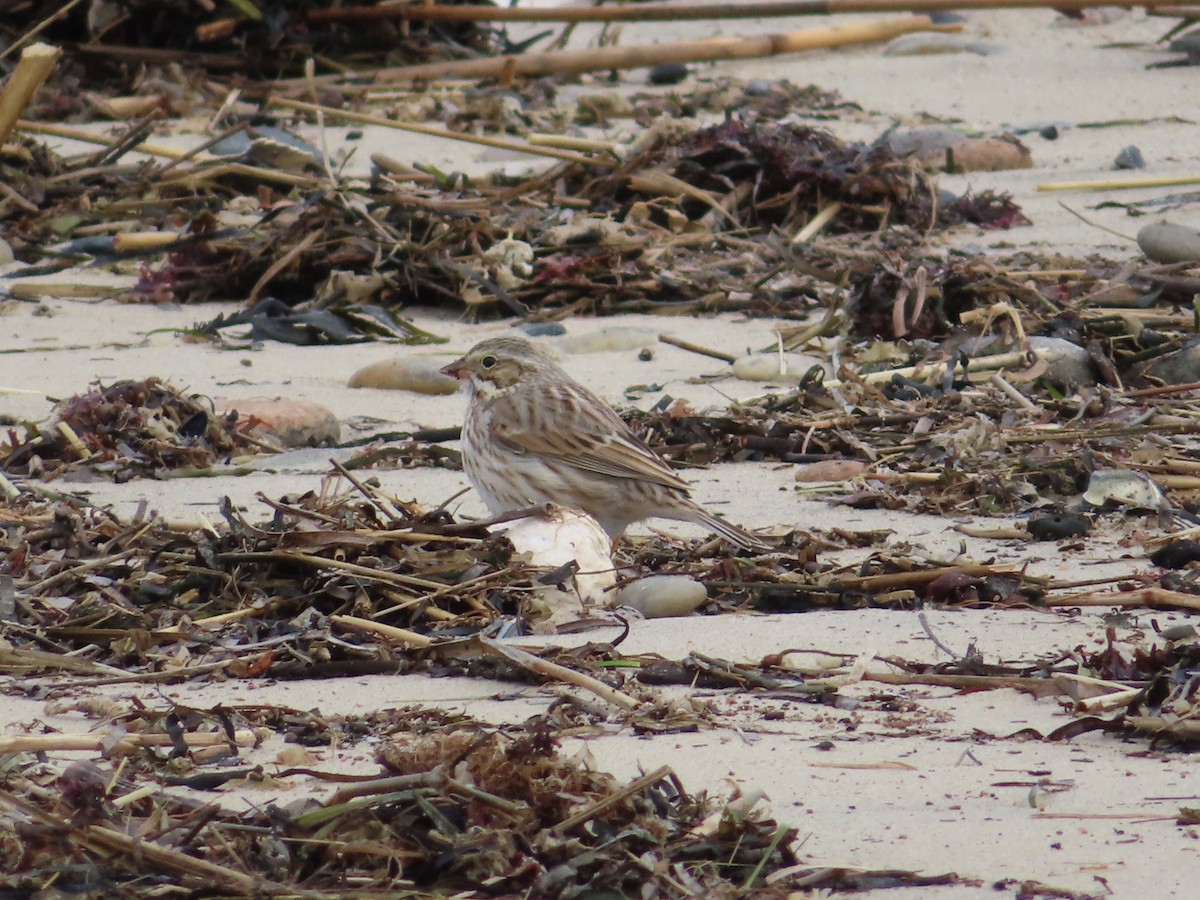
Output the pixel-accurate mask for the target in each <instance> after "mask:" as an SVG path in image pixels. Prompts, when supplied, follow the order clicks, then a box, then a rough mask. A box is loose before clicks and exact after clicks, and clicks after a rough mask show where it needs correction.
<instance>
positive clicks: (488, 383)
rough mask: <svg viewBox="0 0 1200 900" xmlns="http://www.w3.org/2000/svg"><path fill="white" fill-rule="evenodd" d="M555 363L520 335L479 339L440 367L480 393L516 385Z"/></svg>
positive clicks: (489, 392)
mask: <svg viewBox="0 0 1200 900" xmlns="http://www.w3.org/2000/svg"><path fill="white" fill-rule="evenodd" d="M554 368H555V365H554V363H553V362H552V361H551V360H550V358H549V357H548V356H546V354H545V353H544V352H543V351H542V350H541V349H539V348H538V347H535V346H534V345H533V344H531V343H529V341H527V340H525V339H523V338H512V337H502V338H488V339H487V340H486V341H480V342H479V343H478V344H476V345H475V346H474V347H472V348H471V349H470V350H468V351H467V353H466V355H465V356H462V357H460V358H459V359H456V360H455V361H454V362H452V363H450V365H448V366H446V367H445V368H443V369H442V374H443V375H449V376H450V377H452V378H457V379H459V380H460V381H467V382H468V383H469V385H470V387H471V388H472V389H473V390H475V391H478V392H481V393H483V394H485V395H486V394H492V393H496V392H498V391H504V390H507V389H508V388H510V387H512V386H513V385H515V384H519V383H520V382H522V381H524V380H525V379H526V378H528V377H529V376H531V375H535V374H537V373H539V372H544V371H546V370H547V369H551V370H552V369H554Z"/></svg>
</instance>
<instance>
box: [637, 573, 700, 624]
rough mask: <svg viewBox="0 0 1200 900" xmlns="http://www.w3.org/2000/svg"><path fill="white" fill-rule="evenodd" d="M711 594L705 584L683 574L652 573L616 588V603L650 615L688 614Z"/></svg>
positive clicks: (657, 617)
mask: <svg viewBox="0 0 1200 900" xmlns="http://www.w3.org/2000/svg"><path fill="white" fill-rule="evenodd" d="M707 598H708V591H707V590H705V588H704V585H702V584H701V583H700V582H698V581H694V580H693V579H691V578H686V577H684V576H683V575H651V576H650V577H649V578H643V579H641V580H640V581H635V582H633V583H632V584H627V585H625V587H623V588H621V590H620V591H618V592H617V603H618V604H620V605H621V606H630V607H633V608H634V609H636V610H637V611H638V612H640V613H641V614H642V615H643V616H645V617H646V618H647V619H666V618H670V617H672V616H686V615H688V614H689V613H691V612H693V611H694V610H695V609H696V607H697V606H699V605H700V604H701V603H703V602H704V601H705V600H706V599H707Z"/></svg>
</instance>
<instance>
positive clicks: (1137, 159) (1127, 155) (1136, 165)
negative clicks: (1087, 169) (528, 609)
mask: <svg viewBox="0 0 1200 900" xmlns="http://www.w3.org/2000/svg"><path fill="white" fill-rule="evenodd" d="M1113 165H1114V166H1116V167H1117V168H1118V169H1144V168H1146V160H1144V159H1142V151H1141V150H1139V149H1138V148H1137V147H1135V146H1133V144H1130V145H1129V146H1128V147H1123V148H1122V149H1121V152H1120V153H1118V154H1117V158H1116V159H1114V160H1113Z"/></svg>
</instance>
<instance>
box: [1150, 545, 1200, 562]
mask: <svg viewBox="0 0 1200 900" xmlns="http://www.w3.org/2000/svg"><path fill="white" fill-rule="evenodd" d="M1197 560H1200V544H1197V543H1196V542H1195V541H1175V542H1174V543H1171V544H1167V546H1165V547H1160V548H1159V549H1158V550H1156V551H1155V552H1154V553H1153V554H1152V555H1151V556H1150V562H1152V563H1154V565H1156V566H1158V567H1159V568H1163V569H1182V568H1183V567H1184V566H1186V565H1187V564H1188V563H1192V562H1196V561H1197Z"/></svg>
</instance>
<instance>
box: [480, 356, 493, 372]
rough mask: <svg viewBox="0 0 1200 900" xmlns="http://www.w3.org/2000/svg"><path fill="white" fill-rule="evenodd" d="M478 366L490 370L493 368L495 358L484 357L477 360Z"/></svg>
mask: <svg viewBox="0 0 1200 900" xmlns="http://www.w3.org/2000/svg"><path fill="white" fill-rule="evenodd" d="M479 364H480V365H481V366H483V367H484V368H485V369H490V368H491V367H492V366H494V365H495V364H496V357H494V356H485V357H483V358H482V359H480V360H479Z"/></svg>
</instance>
